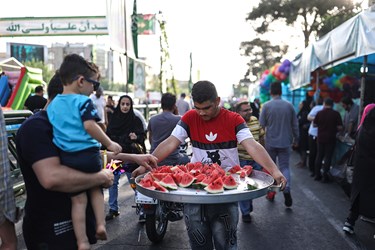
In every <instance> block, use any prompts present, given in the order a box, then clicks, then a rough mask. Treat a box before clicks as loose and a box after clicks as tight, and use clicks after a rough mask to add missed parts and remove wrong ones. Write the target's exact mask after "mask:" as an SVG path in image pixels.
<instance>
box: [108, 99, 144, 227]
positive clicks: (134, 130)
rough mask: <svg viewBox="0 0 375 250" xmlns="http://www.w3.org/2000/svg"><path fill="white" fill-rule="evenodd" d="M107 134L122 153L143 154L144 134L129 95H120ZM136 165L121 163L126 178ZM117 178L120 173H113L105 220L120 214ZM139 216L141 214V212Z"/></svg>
mask: <svg viewBox="0 0 375 250" xmlns="http://www.w3.org/2000/svg"><path fill="white" fill-rule="evenodd" d="M107 135H108V136H109V137H110V138H111V140H113V141H115V142H117V143H119V144H120V145H121V147H122V152H123V153H133V154H143V153H145V152H146V150H145V146H144V145H145V144H144V141H145V138H146V134H145V131H144V129H143V124H142V121H141V120H140V119H139V118H138V117H137V116H136V115H135V114H134V111H133V100H132V99H131V97H130V96H128V95H123V96H121V97H120V100H119V101H118V104H117V106H116V108H115V110H114V112H113V114H112V117H111V121H110V122H109V124H108V128H107ZM137 167H138V165H137V164H135V163H127V164H123V168H125V173H126V175H127V177H128V178H130V175H131V172H132V171H133V170H134V169H136V168H137ZM119 179H120V175H118V174H117V175H115V178H114V180H113V185H112V186H111V187H110V188H109V198H108V203H109V212H108V214H107V216H106V218H105V219H106V220H111V219H113V218H115V217H117V216H119V214H120V213H119V206H118V203H117V197H118V181H119ZM141 216H143V215H142V214H141ZM140 219H141V217H140ZM142 220H143V217H142Z"/></svg>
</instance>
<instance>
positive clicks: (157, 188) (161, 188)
mask: <svg viewBox="0 0 375 250" xmlns="http://www.w3.org/2000/svg"><path fill="white" fill-rule="evenodd" d="M152 185H153V186H154V187H155V190H158V191H161V192H164V193H168V189H166V188H165V187H163V186H162V185H160V184H159V183H158V182H156V181H154V183H153V184H152Z"/></svg>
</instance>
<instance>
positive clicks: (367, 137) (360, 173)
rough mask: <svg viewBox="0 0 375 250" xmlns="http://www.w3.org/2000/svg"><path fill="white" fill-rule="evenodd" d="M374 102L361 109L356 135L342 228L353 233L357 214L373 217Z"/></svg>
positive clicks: (374, 183)
mask: <svg viewBox="0 0 375 250" xmlns="http://www.w3.org/2000/svg"><path fill="white" fill-rule="evenodd" d="M374 177H375V104H369V105H367V106H366V108H365V109H364V111H363V117H362V119H361V122H360V124H359V126H358V134H357V137H356V146H355V156H354V173H353V183H352V193H351V197H350V199H351V208H350V213H349V216H348V218H347V219H346V222H345V224H344V227H343V230H344V231H345V232H346V233H349V234H353V233H354V224H355V221H356V220H357V219H358V216H359V215H362V216H365V217H367V218H370V219H375V181H374Z"/></svg>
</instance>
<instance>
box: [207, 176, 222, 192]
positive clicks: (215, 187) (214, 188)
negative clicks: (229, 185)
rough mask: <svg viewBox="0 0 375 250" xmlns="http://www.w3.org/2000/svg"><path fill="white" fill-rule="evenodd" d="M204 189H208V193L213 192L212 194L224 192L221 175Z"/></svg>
mask: <svg viewBox="0 0 375 250" xmlns="http://www.w3.org/2000/svg"><path fill="white" fill-rule="evenodd" d="M204 190H206V191H207V193H211V194H217V193H223V192H224V184H223V180H222V179H221V177H219V178H217V179H215V180H214V181H213V182H211V183H210V184H209V185H208V186H207V187H205V188H204Z"/></svg>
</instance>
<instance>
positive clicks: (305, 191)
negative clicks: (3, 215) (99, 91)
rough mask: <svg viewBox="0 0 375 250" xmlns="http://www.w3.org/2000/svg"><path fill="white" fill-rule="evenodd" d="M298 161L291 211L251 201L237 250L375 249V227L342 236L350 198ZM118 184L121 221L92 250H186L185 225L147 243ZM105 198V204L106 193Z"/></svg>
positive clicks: (127, 192)
mask: <svg viewBox="0 0 375 250" xmlns="http://www.w3.org/2000/svg"><path fill="white" fill-rule="evenodd" d="M297 161H298V160H297V155H296V154H295V153H293V155H292V161H291V166H292V167H291V170H292V196H293V206H292V208H290V209H288V208H285V206H284V197H283V195H282V193H278V194H277V196H276V199H275V201H274V202H269V201H268V200H266V199H265V197H260V198H258V199H256V200H254V212H253V213H252V219H253V221H252V223H251V224H244V223H242V221H240V223H239V225H238V243H239V249H254V250H267V249H278V250H284V249H285V250H286V249H288V250H301V249H305V250H308V249H311V250H320V249H324V250H330V249H341V250H345V249H368V250H370V249H375V239H374V238H373V237H374V234H375V224H370V223H368V222H364V221H362V220H358V222H357V224H356V227H355V232H356V234H355V235H354V236H347V235H345V234H344V233H343V232H342V224H343V222H344V220H345V218H346V216H347V212H348V208H349V198H348V197H347V196H346V195H345V194H344V192H343V190H342V189H341V188H340V187H339V186H338V185H337V184H336V183H328V184H323V183H320V182H316V181H314V180H313V179H312V178H311V177H310V176H309V173H308V170H307V169H306V168H297V167H294V164H295V163H296V162H297ZM121 183H122V187H121V191H120V197H119V201H120V205H121V209H120V212H121V215H120V216H119V217H117V218H115V219H114V220H112V221H110V222H108V224H107V228H108V233H109V240H108V241H106V242H103V243H98V244H96V245H95V246H94V247H93V249H100V250H106V249H110V250H120V249H126V250H129V249H131V250H133V249H150V250H151V249H190V247H189V244H188V237H187V234H186V231H185V225H184V222H183V220H181V221H177V222H170V223H169V225H168V229H167V233H166V235H165V238H164V240H163V241H162V242H161V243H160V244H157V245H156V244H153V243H152V242H150V241H149V240H148V238H147V235H146V232H145V228H144V225H143V224H140V223H138V216H136V214H135V209H134V208H132V205H134V201H133V190H131V188H130V186H129V184H128V182H127V180H126V177H124V178H122V179H121ZM105 194H106V199H107V198H108V197H107V192H106V193H105ZM17 231H18V234H19V245H20V248H19V249H25V247H24V244H23V239H22V235H21V234H20V231H21V230H20V223H19V224H18V225H17Z"/></svg>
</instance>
